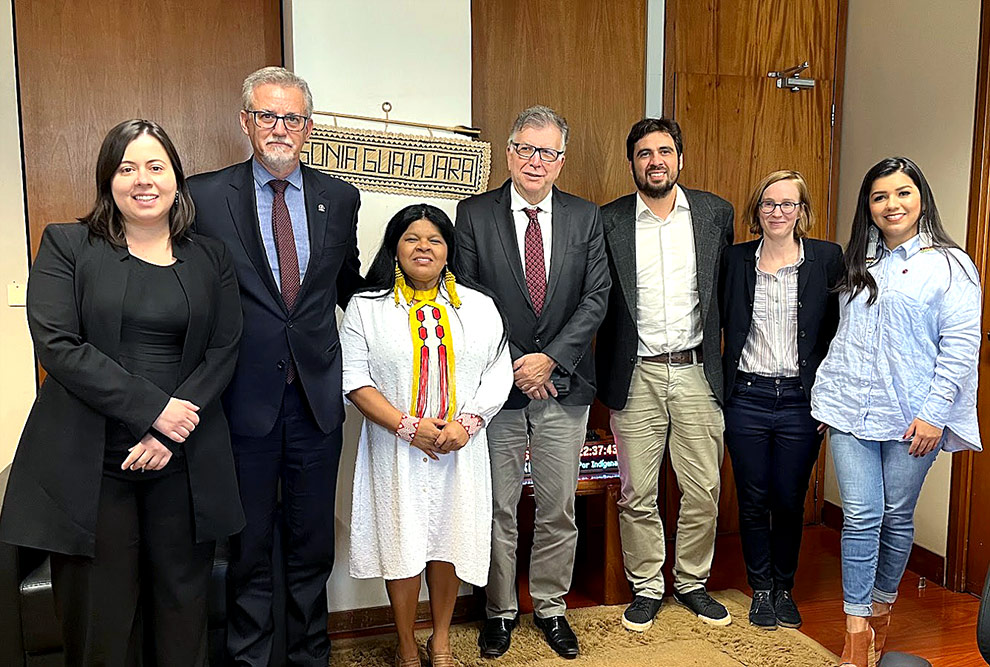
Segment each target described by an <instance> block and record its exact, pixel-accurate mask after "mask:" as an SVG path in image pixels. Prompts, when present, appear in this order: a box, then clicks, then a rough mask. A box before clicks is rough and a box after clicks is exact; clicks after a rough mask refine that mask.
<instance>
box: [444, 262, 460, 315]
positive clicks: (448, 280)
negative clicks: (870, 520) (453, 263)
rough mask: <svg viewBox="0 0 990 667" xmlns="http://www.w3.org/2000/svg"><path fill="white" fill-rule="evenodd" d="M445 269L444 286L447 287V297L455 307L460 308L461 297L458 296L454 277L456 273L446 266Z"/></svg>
mask: <svg viewBox="0 0 990 667" xmlns="http://www.w3.org/2000/svg"><path fill="white" fill-rule="evenodd" d="M443 271H444V274H443V286H444V287H445V288H446V289H447V298H448V299H450V305H452V306H453V307H454V308H460V307H461V299H460V297H459V296H457V287H456V285H457V283H456V281H455V279H454V274H453V273H452V272H451V270H450V269H448V268H446V267H445V268H444V270H443Z"/></svg>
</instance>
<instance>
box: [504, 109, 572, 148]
mask: <svg viewBox="0 0 990 667" xmlns="http://www.w3.org/2000/svg"><path fill="white" fill-rule="evenodd" d="M548 125H553V126H554V127H556V128H557V129H558V130H560V136H561V139H560V144H561V145H560V148H561V150H563V149H564V148H566V147H567V133H568V127H567V121H566V120H564V117H563V116H561V115H560V114H558V113H557V112H556V111H554V110H553V109H551V108H550V107H545V106H543V105H541V104H537V105H536V106H532V107H530V108H528V109H524V110H523V111H522V112H521V113H520V114H519V115H518V116H516V122H515V123H513V124H512V131H511V132H510V133H509V142H510V143H511V142H513V141H515V140H516V134H518V133H519V132H520V131H521V130H522V129H523V128H526V127H547V126H548Z"/></svg>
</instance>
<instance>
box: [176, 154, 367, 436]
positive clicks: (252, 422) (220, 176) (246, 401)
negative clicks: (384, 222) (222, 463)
mask: <svg viewBox="0 0 990 667" xmlns="http://www.w3.org/2000/svg"><path fill="white" fill-rule="evenodd" d="M302 174H303V192H304V194H305V198H306V218H307V223H308V225H309V247H310V256H309V266H308V267H307V269H306V277H305V278H304V279H303V283H302V285H301V286H300V289H299V296H298V297H297V301H296V305H295V307H294V308H293V310H292V312H289V311H288V310H287V309H286V307H285V303H284V302H283V301H282V295H281V292H280V291H279V288H278V286H277V285H276V284H275V277H274V276H273V275H272V270H271V266H270V265H269V263H268V256H267V255H266V254H265V247H264V243H263V242H262V240H261V227H260V226H259V222H258V207H257V205H256V204H255V196H254V177H253V174H252V171H251V160H248V161H247V162H241V163H240V164H235V165H233V166H230V167H227V168H226V169H221V170H220V171H214V172H212V173H208V174H199V175H197V176H193V177H192V178H190V179H189V189H190V190H191V191H192V195H193V199H194V200H195V201H196V231H198V232H199V233H201V234H205V235H207V236H211V237H213V238H215V239H220V240H222V241H224V242H225V243H226V244H227V247H228V249H229V250H230V254H231V257H232V258H233V260H234V268H235V270H236V271H237V281H238V283H240V288H241V306H242V307H243V309H244V335H243V336H242V337H241V347H240V355H239V357H238V360H237V369H236V371H235V372H234V379H233V380H232V381H231V383H230V386H229V387H228V388H227V392H226V394H225V395H224V406H225V407H226V409H227V416H228V418H229V419H230V429H231V431H232V432H233V433H235V434H238V435H246V436H254V437H258V436H263V435H266V434H267V433H268V432H269V431H271V429H272V427H273V426H274V424H275V419H276V418H277V417H278V413H279V410H280V408H281V405H282V394H283V392H284V391H285V368H286V364H288V363H289V359H290V357H291V358H292V359H294V360H295V363H296V368H297V370H298V373H299V379H298V381H299V382H301V383H302V388H303V391H304V393H305V395H306V398H307V400H308V402H309V406H310V408H311V409H312V411H313V416H314V417H315V418H316V423H317V424H318V425H319V427H320V429H321V430H323V432H324V433H330V432H331V431H332V430H334V429H335V428H337V427H338V426H340V425H341V423H342V422H343V420H344V405H343V399H342V397H341V388H340V382H341V380H340V373H341V363H340V340H339V338H338V337H337V318H336V312H335V310H336V306H337V304H338V303H339V304H340V305H341V307H343V306H344V305H345V304H346V303H347V300H348V299H350V297H351V295H352V294H353V293H354V291H355V290H356V289H357V288H358V287H359V286H361V285H362V284H363V281H362V278H361V274H360V268H361V265H360V262H359V260H358V248H357V212H358V206H359V205H360V199H359V195H358V191H357V188H355V187H353V186H352V185H349V184H348V183H345V182H344V181H341V180H340V179H337V178H332V177H330V176H327V175H326V174H321V173H320V172H318V171H316V170H314V169H310V168H309V167H307V166H305V165H303V167H302ZM266 224H270V222H268V221H266Z"/></svg>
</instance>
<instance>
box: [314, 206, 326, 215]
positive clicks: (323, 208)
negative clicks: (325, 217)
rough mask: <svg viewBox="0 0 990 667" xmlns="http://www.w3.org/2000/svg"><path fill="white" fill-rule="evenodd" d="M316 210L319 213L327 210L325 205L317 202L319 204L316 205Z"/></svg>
mask: <svg viewBox="0 0 990 667" xmlns="http://www.w3.org/2000/svg"><path fill="white" fill-rule="evenodd" d="M316 210H317V211H319V212H320V213H326V212H327V207H326V206H324V205H323V204H319V205H317V207H316Z"/></svg>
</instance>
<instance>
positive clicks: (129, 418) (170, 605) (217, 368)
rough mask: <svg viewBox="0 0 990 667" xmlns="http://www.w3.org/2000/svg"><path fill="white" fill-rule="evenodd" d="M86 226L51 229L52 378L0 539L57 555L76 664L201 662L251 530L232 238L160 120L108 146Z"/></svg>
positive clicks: (45, 333) (48, 357)
mask: <svg viewBox="0 0 990 667" xmlns="http://www.w3.org/2000/svg"><path fill="white" fill-rule="evenodd" d="M96 185H97V197H96V203H95V205H94V207H93V210H92V211H91V212H90V213H89V214H88V215H86V216H85V217H83V218H80V222H81V224H58V225H49V226H48V227H47V228H46V229H45V232H44V235H43V236H42V240H41V246H40V248H39V249H38V255H37V258H36V259H35V261H34V264H33V266H32V267H31V274H30V279H29V281H28V300H27V315H28V324H29V325H30V328H31V335H32V338H33V339H34V346H35V352H36V353H37V355H38V360H39V361H40V362H41V365H42V366H43V367H44V368H45V370H46V371H47V373H48V375H47V377H46V379H45V382H44V384H43V385H42V386H41V389H40V390H39V392H38V398H37V400H36V401H35V404H34V407H33V408H32V410H31V414H30V415H29V417H28V420H27V423H26V424H25V426H24V431H23V433H22V435H21V440H20V443H19V444H18V447H17V452H16V454H15V456H14V462H13V464H12V468H11V474H10V480H9V485H8V488H7V493H6V497H5V499H4V507H3V512H2V513H0V539H3V540H4V541H5V542H9V543H12V544H17V545H21V546H26V547H33V548H37V549H43V550H47V551H50V552H51V565H52V587H53V589H54V594H55V604H56V611H57V613H58V616H59V618H60V621H61V624H62V634H63V640H64V643H65V658H66V664H69V665H90V664H103V665H131V664H138V663H139V661H140V660H141V654H142V653H143V654H144V664H157V665H177V666H180V665H181V666H183V667H188V666H189V665H205V664H206V647H207V644H206V638H207V600H206V595H207V587H208V582H209V576H210V571H211V567H212V560H213V550H214V544H215V540H216V539H217V538H218V537H221V536H226V535H230V534H233V533H236V532H237V531H238V530H240V528H241V527H242V526H243V523H244V519H243V514H242V512H241V506H240V500H239V496H238V492H237V483H236V478H235V475H234V464H233V458H232V455H231V451H230V437H229V434H228V431H227V423H226V420H225V418H224V413H223V410H222V409H221V407H220V402H219V398H220V393H221V391H222V390H223V389H224V387H225V386H226V384H227V382H228V381H229V380H230V377H231V374H232V373H233V369H234V362H235V360H236V354H237V342H238V339H239V338H240V332H241V307H240V301H239V296H238V290H237V282H236V279H235V277H234V271H233V267H232V265H231V262H230V260H229V258H228V256H227V252H226V250H225V246H224V245H223V244H222V243H219V242H216V241H212V240H209V239H206V238H204V237H200V236H197V235H195V234H191V233H190V232H189V225H190V224H191V223H192V220H193V218H194V209H193V203H192V199H191V197H190V196H189V192H188V189H187V188H186V183H185V177H184V175H183V172H182V165H181V163H180V162H179V157H178V155H177V154H176V151H175V147H174V146H173V144H172V142H171V140H169V138H168V136H167V135H166V134H165V132H164V131H163V130H162V129H161V127H159V126H158V125H157V124H155V123H153V122H150V121H144V120H130V121H125V122H123V123H121V124H119V125H117V126H116V127H114V128H113V129H112V130H111V131H110V133H109V134H108V135H107V137H106V138H105V139H104V141H103V145H102V147H101V148H100V155H99V158H98V161H97V166H96Z"/></svg>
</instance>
